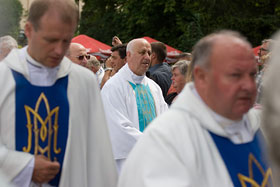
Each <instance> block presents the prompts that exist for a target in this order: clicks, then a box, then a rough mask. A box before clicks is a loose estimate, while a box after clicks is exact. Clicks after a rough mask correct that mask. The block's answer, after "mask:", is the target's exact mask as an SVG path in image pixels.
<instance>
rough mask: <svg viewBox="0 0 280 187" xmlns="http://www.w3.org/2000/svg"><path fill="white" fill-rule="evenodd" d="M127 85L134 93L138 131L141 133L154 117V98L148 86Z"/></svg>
mask: <svg viewBox="0 0 280 187" xmlns="http://www.w3.org/2000/svg"><path fill="white" fill-rule="evenodd" d="M129 84H130V85H131V87H132V88H133V90H134V92H135V97H136V103H137V110H138V119H139V130H140V131H141V132H143V131H144V129H145V128H146V127H147V126H148V124H149V123H150V122H151V121H152V120H153V119H154V118H155V117H156V110H155V102H154V98H153V95H152V93H151V90H150V88H149V86H148V85H146V86H145V85H143V84H133V83H132V82H129Z"/></svg>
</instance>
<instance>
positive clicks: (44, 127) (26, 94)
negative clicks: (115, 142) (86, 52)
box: [0, 0, 117, 187]
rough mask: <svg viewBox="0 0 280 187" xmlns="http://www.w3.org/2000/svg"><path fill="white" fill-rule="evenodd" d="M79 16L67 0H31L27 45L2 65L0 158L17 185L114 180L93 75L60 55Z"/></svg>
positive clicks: (106, 183)
mask: <svg viewBox="0 0 280 187" xmlns="http://www.w3.org/2000/svg"><path fill="white" fill-rule="evenodd" d="M78 20H79V12H78V7H77V6H76V4H75V2H74V1H72V0H34V1H33V3H32V4H31V7H30V9H29V16H28V20H27V23H26V25H25V34H26V36H27V38H28V46H27V47H25V48H23V49H20V50H13V51H12V52H11V53H10V54H9V55H8V56H7V58H5V59H4V60H3V62H2V63H0V76H1V77H0V86H1V92H0V129H1V131H0V163H1V169H2V170H3V172H4V173H5V174H6V175H7V178H8V180H9V181H12V183H13V184H14V185H15V186H20V187H27V186H60V187H66V186H67V187H69V186H70V187H71V186H73V187H74V186H75V187H76V186H95V187H100V186H104V187H108V186H115V183H116V180H117V173H116V168H115V163H114V160H113V155H112V151H111V145H110V140H109V134H108V131H107V126H106V123H105V115H104V113H103V105H102V103H101V98H100V95H99V88H98V85H97V82H96V78H95V76H94V74H92V73H91V72H90V71H88V70H87V69H85V68H82V67H81V66H78V65H76V64H74V63H71V61H70V60H69V59H68V58H66V57H64V55H65V53H66V51H67V49H68V47H69V44H70V42H71V39H72V37H73V35H74V32H75V29H76V27H77V24H78Z"/></svg>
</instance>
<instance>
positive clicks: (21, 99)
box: [12, 70, 69, 186]
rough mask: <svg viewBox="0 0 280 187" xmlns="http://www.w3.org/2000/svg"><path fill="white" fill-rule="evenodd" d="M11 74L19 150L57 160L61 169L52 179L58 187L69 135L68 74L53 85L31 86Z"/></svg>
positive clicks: (22, 77) (18, 75)
mask: <svg viewBox="0 0 280 187" xmlns="http://www.w3.org/2000/svg"><path fill="white" fill-rule="evenodd" d="M12 73H13V76H14V79H15V82H16V92H15V105H16V114H15V125H16V126H15V135H16V150H18V151H24V152H29V153H31V154H35V155H41V154H42V155H44V156H46V157H47V158H49V160H51V161H58V162H59V163H60V172H59V173H58V174H57V175H56V177H55V178H54V179H53V180H51V181H50V182H49V184H50V185H53V186H58V185H59V179H60V175H61V168H62V166H63V159H64V154H65V148H66V143H67V137H68V123H69V102H68V97H67V86H68V76H66V77H63V78H61V79H58V80H57V81H56V83H55V84H54V85H53V86H49V87H40V86H33V85H31V84H30V83H29V82H28V81H27V80H26V79H25V78H24V76H23V75H22V74H20V73H18V72H16V71H13V70H12ZM36 105H37V109H36ZM51 114H52V115H51ZM47 116H49V118H47ZM36 126H37V128H36ZM36 142H38V143H36ZM44 149H46V150H44Z"/></svg>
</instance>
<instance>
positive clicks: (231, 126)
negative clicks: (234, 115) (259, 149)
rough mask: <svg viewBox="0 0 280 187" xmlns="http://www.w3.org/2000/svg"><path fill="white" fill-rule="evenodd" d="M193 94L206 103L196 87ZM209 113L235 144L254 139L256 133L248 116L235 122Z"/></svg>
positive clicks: (212, 112) (211, 111)
mask: <svg viewBox="0 0 280 187" xmlns="http://www.w3.org/2000/svg"><path fill="white" fill-rule="evenodd" d="M192 91H193V93H194V94H195V95H196V96H197V97H198V98H199V100H200V101H201V102H203V103H204V101H203V100H202V98H201V97H200V95H199V94H198V92H197V90H196V89H195V87H194V88H193V89H192ZM208 109H209V112H210V113H211V115H212V116H213V118H214V120H215V121H216V122H217V123H218V124H219V125H220V126H222V128H223V129H224V131H225V132H226V134H227V135H228V138H229V139H230V140H231V141H232V142H233V143H235V144H241V143H248V142H250V141H252V140H253V138H254V131H253V129H252V128H251V126H250V125H249V120H248V118H247V116H246V115H243V117H242V120H239V121H234V120H231V119H228V118H226V117H223V116H221V115H219V114H217V113H216V112H215V111H213V110H212V109H211V108H209V107H208Z"/></svg>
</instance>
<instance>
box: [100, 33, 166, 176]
mask: <svg viewBox="0 0 280 187" xmlns="http://www.w3.org/2000/svg"><path fill="white" fill-rule="evenodd" d="M126 54H127V64H126V65H124V67H123V68H121V69H120V71H119V72H118V73H117V74H116V75H114V76H113V77H112V78H111V79H109V80H108V81H107V83H106V84H105V85H104V87H103V89H102V90H101V95H102V100H103V103H104V108H105V113H106V118H107V122H108V126H109V131H110V136H111V141H112V146H113V153H114V157H115V160H116V163H117V167H118V170H119V171H120V169H121V167H122V164H123V163H124V161H125V159H126V158H127V156H128V154H129V152H130V151H131V149H132V147H133V146H134V144H135V143H136V141H137V140H138V138H139V137H140V136H141V135H142V132H143V131H144V129H145V128H146V127H147V126H148V124H149V123H150V122H151V121H152V120H153V119H154V118H155V117H156V116H158V115H159V114H161V113H162V112H164V111H165V110H166V109H167V104H166V103H165V102H164V99H163V96H162V92H161V90H160V87H159V86H158V85H157V84H156V83H155V82H154V81H152V80H151V79H149V78H147V77H146V76H145V73H146V72H147V70H148V68H149V66H150V62H151V45H150V44H149V43H148V42H147V41H146V40H145V39H134V40H132V41H130V42H129V43H128V45H127V49H126Z"/></svg>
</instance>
